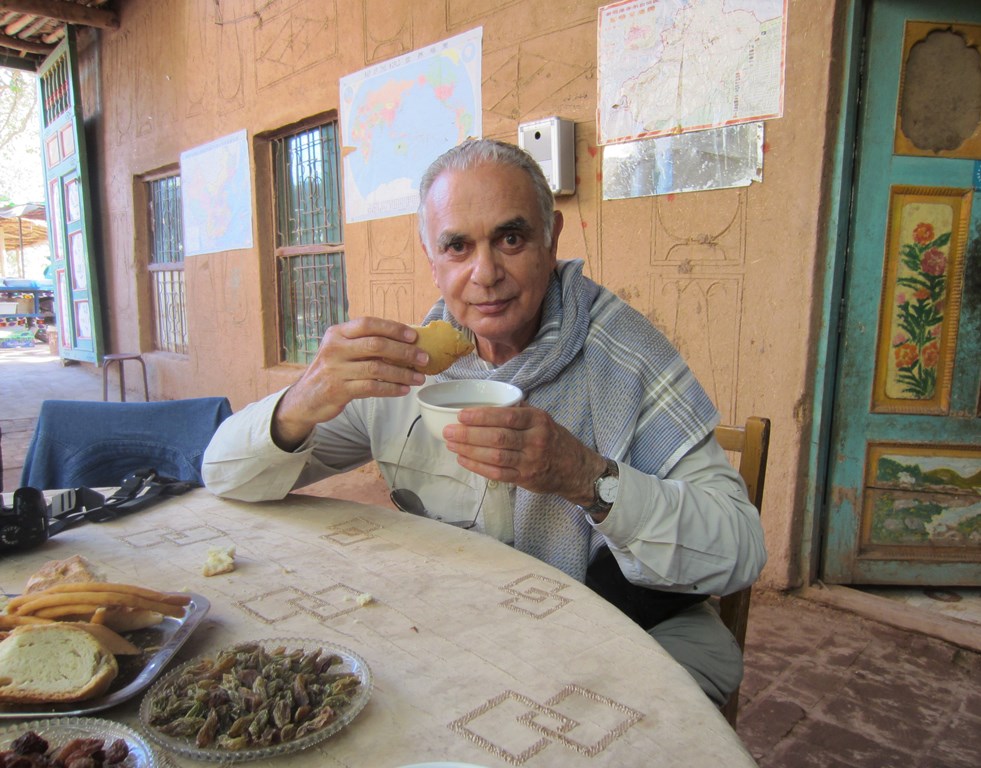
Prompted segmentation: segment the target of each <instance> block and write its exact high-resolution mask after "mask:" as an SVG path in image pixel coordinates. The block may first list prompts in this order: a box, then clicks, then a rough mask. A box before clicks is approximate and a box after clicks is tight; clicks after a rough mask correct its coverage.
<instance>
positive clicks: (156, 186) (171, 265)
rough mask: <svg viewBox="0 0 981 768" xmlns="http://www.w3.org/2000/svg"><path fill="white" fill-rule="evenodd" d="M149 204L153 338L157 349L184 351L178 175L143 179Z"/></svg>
mask: <svg viewBox="0 0 981 768" xmlns="http://www.w3.org/2000/svg"><path fill="white" fill-rule="evenodd" d="M146 184H147V198H148V203H149V205H148V207H149V235H150V259H149V264H148V268H149V271H150V282H151V285H152V289H153V317H154V331H155V333H154V342H155V344H156V347H157V349H161V350H165V351H167V352H176V353H178V354H182V355H186V354H187V310H186V306H187V302H186V295H187V294H186V291H185V289H184V214H183V210H182V208H181V177H180V175H179V174H175V175H173V176H165V177H163V178H159V179H153V180H152V181H148V182H146Z"/></svg>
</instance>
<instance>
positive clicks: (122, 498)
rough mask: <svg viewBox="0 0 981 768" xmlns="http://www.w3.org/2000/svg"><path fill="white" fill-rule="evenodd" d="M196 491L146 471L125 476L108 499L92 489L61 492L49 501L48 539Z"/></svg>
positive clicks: (182, 483)
mask: <svg viewBox="0 0 981 768" xmlns="http://www.w3.org/2000/svg"><path fill="white" fill-rule="evenodd" d="M195 487H196V484H195V483H189V482H184V481H182V480H176V479H174V478H173V477H167V476H166V475H161V474H159V473H158V472H157V470H155V469H153V468H152V467H145V468H142V469H137V470H135V471H134V472H131V473H130V474H128V475H126V477H124V478H123V481H122V484H121V485H120V486H119V489H118V490H117V491H116V492H115V493H113V494H112V495H111V496H109V497H106V496H103V495H102V494H101V493H99V492H98V491H95V490H93V489H91V488H75V489H71V490H68V491H64V492H62V493H60V494H58V495H57V496H55V497H54V498H52V500H51V505H50V509H51V519H50V522H49V524H48V535H49V536H54V535H55V534H56V533H59V532H60V531H63V530H65V529H66V528H71V527H73V526H75V525H78V524H79V523H83V522H91V523H106V522H109V521H110V520H115V519H116V518H117V517H122V516H123V515H128V514H131V513H133V512H137V511H139V510H141V509H143V508H145V507H148V506H150V505H151V504H154V503H156V502H157V501H160V500H162V498H164V497H167V496H178V495H180V494H182V493H186V492H187V491H189V490H191V489H192V488H195Z"/></svg>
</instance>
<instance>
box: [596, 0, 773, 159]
mask: <svg viewBox="0 0 981 768" xmlns="http://www.w3.org/2000/svg"><path fill="white" fill-rule="evenodd" d="M786 18H787V0H624V1H623V2H618V3H613V4H612V5H607V6H604V7H603V8H600V9H599V20H598V24H597V27H598V41H597V59H598V67H597V69H598V72H597V75H598V76H597V82H598V96H597V107H596V123H597V143H599V144H601V145H605V144H612V143H617V142H621V141H633V140H636V139H640V138H650V137H654V136H665V135H669V134H677V133H683V132H686V131H701V130H705V129H707V128H721V127H722V126H726V125H736V124H739V123H751V122H757V121H759V120H766V119H768V118H774V117H780V116H781V115H782V114H783V83H784V66H785V57H786Z"/></svg>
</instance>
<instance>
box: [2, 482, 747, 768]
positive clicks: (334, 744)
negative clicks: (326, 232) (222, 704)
mask: <svg viewBox="0 0 981 768" xmlns="http://www.w3.org/2000/svg"><path fill="white" fill-rule="evenodd" d="M229 546H234V547H235V550H236V558H235V564H236V569H235V570H234V571H233V572H231V573H227V574H222V575H218V576H213V577H211V578H205V577H204V576H202V567H203V566H204V563H205V561H206V559H207V556H208V550H209V549H210V548H212V547H222V548H224V547H229ZM73 554H81V555H83V556H85V557H86V558H88V559H89V560H90V561H91V562H92V563H93V564H94V566H95V567H96V568H98V569H99V570H100V571H101V574H102V575H103V576H104V578H105V579H106V580H110V581H118V582H125V583H132V584H140V585H144V586H149V587H153V588H157V589H163V590H189V591H192V592H196V593H199V594H201V595H203V596H205V597H206V598H207V599H208V600H209V601H210V602H211V609H210V612H209V614H208V616H207V618H206V619H205V620H204V621H203V622H202V624H201V625H200V626H199V627H198V629H197V630H196V631H195V633H194V635H193V636H192V637H191V638H190V640H189V641H188V642H187V644H186V645H185V646H184V647H183V648H182V649H181V651H180V652H179V653H178V655H177V657H176V659H175V662H172V663H176V662H179V661H182V660H184V659H187V658H190V657H192V656H195V655H197V654H200V653H205V652H212V651H215V650H217V649H219V648H222V647H225V646H228V645H231V644H234V643H235V642H238V641H241V640H247V639H262V638H272V637H298V638H318V639H323V640H325V641H329V642H330V643H334V644H336V645H341V646H345V647H347V648H350V649H352V650H354V651H355V652H356V653H358V654H359V655H361V656H362V657H363V658H364V659H365V660H366V661H367V663H368V666H369V667H370V668H371V671H372V673H373V676H374V691H373V693H372V696H371V699H370V700H369V702H368V704H367V706H366V707H365V709H364V710H363V711H362V712H361V714H360V715H358V717H357V718H356V719H355V720H354V722H353V723H351V724H350V725H349V726H348V727H347V728H345V729H344V730H342V731H341V732H340V733H338V734H337V735H335V736H333V737H331V738H330V739H328V740H327V741H325V742H322V743H321V744H319V745H318V746H315V747H313V748H311V749H308V750H306V751H304V752H300V753H298V754H295V755H291V756H289V757H281V758H277V759H271V760H268V761H259V762H257V763H253V765H255V766H256V767H257V768H265V766H267V765H268V766H270V768H272V766H274V765H277V764H278V765H280V766H282V765H285V764H286V763H287V761H288V762H289V764H290V766H291V768H315V767H316V768H325V767H333V766H344V767H345V768H397V767H398V766H405V765H409V764H413V763H423V762H429V761H457V762H459V763H472V764H475V765H478V766H487V767H488V768H490V767H496V766H528V767H529V768H544V767H545V766H560V767H561V768H576V767H577V766H624V767H631V766H644V767H645V768H646V766H659V767H661V768H666V767H667V766H684V767H685V768H691V767H692V766H723V765H724V766H727V767H728V768H738V767H739V766H752V765H755V763H754V762H753V760H752V758H751V756H750V755H749V754H748V753H747V752H746V750H745V748H744V747H743V745H742V743H741V742H740V741H739V738H738V737H737V736H736V734H735V733H734V732H733V731H732V729H731V728H730V727H729V725H728V724H727V723H726V721H725V720H724V718H723V717H722V716H721V715H720V714H719V712H718V711H717V710H716V709H715V707H713V705H712V704H711V702H710V701H709V700H708V699H707V698H706V697H705V696H704V694H703V693H702V692H701V690H700V689H699V688H698V686H697V685H696V684H695V682H694V681H693V680H692V679H691V678H690V676H689V675H688V674H687V673H686V672H685V671H684V670H683V669H682V668H681V667H680V666H678V665H677V664H676V663H675V662H674V661H673V660H672V659H671V658H670V657H669V656H668V655H667V654H666V653H665V652H664V651H663V650H662V649H661V647H660V646H659V645H658V644H657V643H656V642H655V641H654V640H653V639H652V638H651V637H649V636H648V635H647V633H645V632H644V631H643V630H641V629H640V628H639V627H638V626H637V625H635V624H634V623H633V622H631V621H630V620H629V619H627V618H626V617H625V616H624V615H623V614H621V613H620V612H619V611H618V610H617V609H615V608H613V607H612V606H611V605H610V604H608V603H607V602H606V601H604V600H603V599H601V598H599V597H597V596H596V595H595V594H594V593H593V592H592V591H591V590H589V589H588V588H587V587H585V586H584V585H582V584H580V583H578V582H575V581H573V580H572V579H570V578H569V577H567V576H566V575H565V574H563V573H562V572H561V571H559V570H557V569H555V568H552V567H551V566H548V565H546V564H544V563H542V562H540V561H538V560H536V559H534V558H532V557H529V556H527V555H525V554H523V553H521V552H517V551H515V550H514V549H512V548H511V547H508V546H506V545H504V544H501V543H500V542H498V541H496V540H494V539H491V538H489V537H487V536H484V535H481V534H479V533H474V532H470V531H464V530H461V529H458V528H454V527H452V526H448V525H445V524H443V523H438V522H434V521H430V520H426V519H422V518H418V517H413V516H411V515H407V514H404V513H400V512H395V511H391V510H388V509H383V508H380V507H374V506H367V505H361V504H356V503H352V502H349V501H340V500H334V499H324V498H317V497H311V496H301V495H293V496H290V497H289V498H287V499H285V500H283V501H278V502H265V503H258V504H249V503H241V502H232V501H225V500H222V499H218V498H215V497H214V496H212V495H211V494H210V493H208V492H207V491H206V490H204V489H200V490H195V491H192V492H190V493H188V494H185V495H183V496H179V497H176V498H173V499H170V500H167V501H165V502H162V503H160V504H158V505H156V506H153V507H151V508H149V509H146V510H144V511H141V512H138V513H135V514H133V515H131V516H129V517H125V518H122V519H119V520H116V521H113V522H111V523H105V524H86V525H82V526H79V527H77V528H74V529H71V530H68V531H64V532H62V533H60V534H58V535H57V536H56V537H54V538H52V539H51V540H50V541H48V542H47V543H46V544H45V545H43V546H42V547H40V548H39V549H36V550H33V551H30V552H26V553H18V554H14V555H9V554H8V555H6V556H5V557H4V558H3V563H2V569H0V588H2V589H3V591H6V592H19V591H20V590H21V589H22V588H23V584H24V582H25V580H26V578H27V577H28V576H29V575H30V574H31V573H32V572H33V571H35V570H36V569H37V568H39V567H40V566H41V565H42V564H43V563H44V562H46V561H47V560H52V559H61V558H65V557H68V556H70V555H73ZM138 708H139V698H138V697H137V698H136V699H135V700H132V701H130V702H127V703H126V704H123V705H121V706H118V707H116V708H114V709H112V710H108V711H106V712H102V713H98V714H97V715H95V716H98V717H108V718H111V719H116V720H119V721H122V722H125V723H128V724H130V725H134V724H136V723H137V722H138V715H137V711H138ZM169 759H170V761H171V762H173V763H174V764H176V765H178V766H191V765H194V762H193V761H190V760H186V759H184V758H181V757H176V756H169Z"/></svg>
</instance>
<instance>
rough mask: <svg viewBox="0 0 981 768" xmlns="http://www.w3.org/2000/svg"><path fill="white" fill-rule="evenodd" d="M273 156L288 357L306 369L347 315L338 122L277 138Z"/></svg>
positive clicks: (282, 328)
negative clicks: (326, 335)
mask: <svg viewBox="0 0 981 768" xmlns="http://www.w3.org/2000/svg"><path fill="white" fill-rule="evenodd" d="M272 150H273V167H274V176H273V178H274V189H273V193H274V196H275V200H276V260H277V267H278V268H277V274H278V279H279V314H280V344H281V350H282V351H281V359H282V360H283V361H285V362H288V363H299V364H302V365H305V364H307V363H309V362H311V361H312V360H313V357H314V355H315V354H316V352H317V348H318V347H319V346H320V340H321V338H322V337H323V335H324V333H325V332H326V330H327V328H328V327H329V326H331V325H334V324H336V323H340V322H343V321H345V320H347V317H348V314H347V311H348V306H347V269H346V267H345V262H344V242H343V241H344V232H343V225H342V213H341V195H340V173H339V171H338V165H339V152H338V146H337V124H336V123H334V122H331V123H327V124H325V125H319V126H316V127H313V128H307V129H304V130H302V131H299V132H296V133H292V134H290V135H287V136H282V137H280V138H277V139H274V140H273V142H272Z"/></svg>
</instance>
